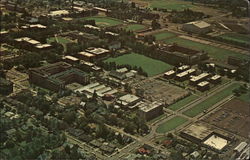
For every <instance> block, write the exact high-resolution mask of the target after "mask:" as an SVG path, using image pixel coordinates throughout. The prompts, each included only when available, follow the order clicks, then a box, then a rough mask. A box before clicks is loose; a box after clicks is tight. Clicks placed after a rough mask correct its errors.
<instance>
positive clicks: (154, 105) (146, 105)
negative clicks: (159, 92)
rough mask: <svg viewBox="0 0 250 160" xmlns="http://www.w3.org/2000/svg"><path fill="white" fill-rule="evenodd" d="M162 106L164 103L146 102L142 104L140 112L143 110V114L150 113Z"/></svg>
mask: <svg viewBox="0 0 250 160" xmlns="http://www.w3.org/2000/svg"><path fill="white" fill-rule="evenodd" d="M161 105H162V103H160V102H156V101H155V102H153V103H146V102H144V103H143V104H141V105H140V106H139V110H141V111H143V112H149V111H151V110H153V109H155V108H157V107H159V106H161Z"/></svg>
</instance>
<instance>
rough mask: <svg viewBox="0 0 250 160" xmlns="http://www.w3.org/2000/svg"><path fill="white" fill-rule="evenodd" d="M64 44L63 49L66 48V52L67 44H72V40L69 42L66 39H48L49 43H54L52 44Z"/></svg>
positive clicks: (65, 49)
mask: <svg viewBox="0 0 250 160" xmlns="http://www.w3.org/2000/svg"><path fill="white" fill-rule="evenodd" d="M57 41H58V43H60V44H62V45H63V48H64V52H66V51H67V45H66V44H67V43H70V42H72V41H71V40H68V39H66V38H63V37H56V38H55V37H50V38H47V43H52V42H57Z"/></svg>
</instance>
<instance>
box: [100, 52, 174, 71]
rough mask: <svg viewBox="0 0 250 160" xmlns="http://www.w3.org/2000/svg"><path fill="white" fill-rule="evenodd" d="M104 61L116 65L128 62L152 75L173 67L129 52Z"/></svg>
mask: <svg viewBox="0 0 250 160" xmlns="http://www.w3.org/2000/svg"><path fill="white" fill-rule="evenodd" d="M104 62H115V63H116V64H118V65H122V64H123V65H124V64H128V65H131V66H137V67H141V68H142V69H143V70H144V71H145V72H147V74H148V76H154V75H157V74H160V73H163V72H165V71H167V70H170V69H172V68H173V66H171V65H169V64H167V63H164V62H162V61H159V60H155V59H152V58H149V57H146V56H144V55H140V54H136V53H130V54H125V55H122V56H119V57H116V58H108V59H107V60H105V61H104Z"/></svg>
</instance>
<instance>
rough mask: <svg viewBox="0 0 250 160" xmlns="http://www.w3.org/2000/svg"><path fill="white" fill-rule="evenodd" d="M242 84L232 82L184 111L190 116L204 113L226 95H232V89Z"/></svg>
mask: <svg viewBox="0 0 250 160" xmlns="http://www.w3.org/2000/svg"><path fill="white" fill-rule="evenodd" d="M239 86H240V85H239V84H232V85H230V86H229V87H227V88H226V89H224V90H222V91H220V92H218V93H216V94H215V95H213V96H212V97H209V98H208V99H206V100H205V101H203V102H201V103H199V104H197V105H196V106H194V107H193V108H190V109H189V110H187V111H185V112H183V113H184V114H185V115H187V116H189V117H195V116H197V115H198V114H200V113H202V112H203V111H204V110H206V109H208V108H210V107H212V106H213V105H215V104H216V103H218V102H220V101H222V100H223V99H225V98H226V97H228V96H230V95H231V94H233V93H232V90H233V89H235V88H238V87H239Z"/></svg>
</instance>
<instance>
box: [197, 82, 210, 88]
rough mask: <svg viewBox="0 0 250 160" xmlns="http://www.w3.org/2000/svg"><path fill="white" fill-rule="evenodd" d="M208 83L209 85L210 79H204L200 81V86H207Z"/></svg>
mask: <svg viewBox="0 0 250 160" xmlns="http://www.w3.org/2000/svg"><path fill="white" fill-rule="evenodd" d="M206 85H209V82H208V81H203V82H200V83H199V84H198V86H200V87H204V86H206Z"/></svg>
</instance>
